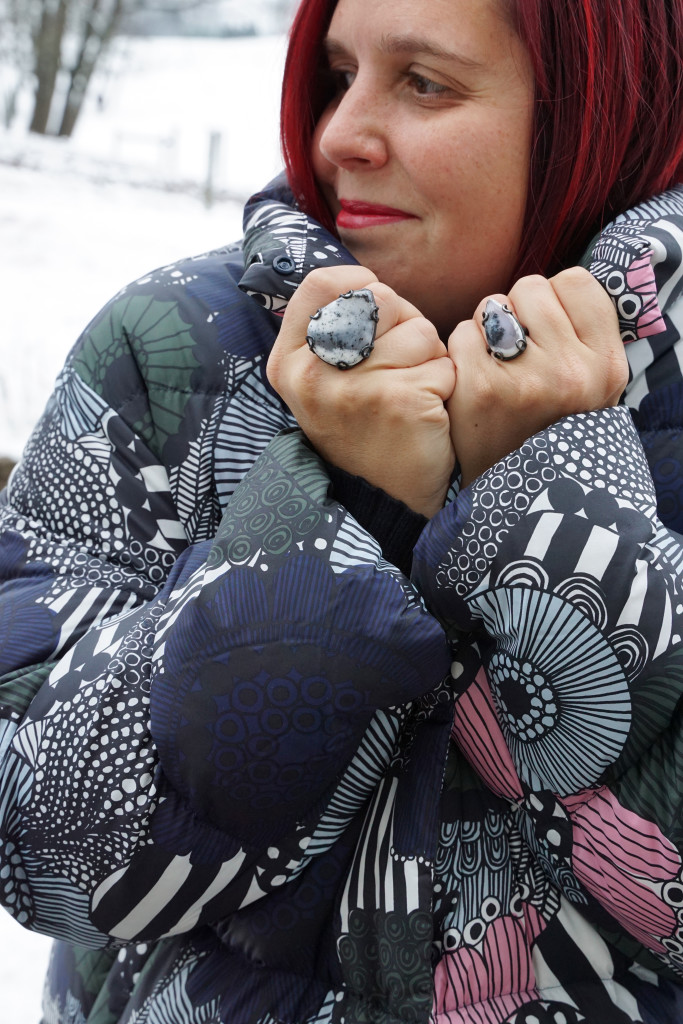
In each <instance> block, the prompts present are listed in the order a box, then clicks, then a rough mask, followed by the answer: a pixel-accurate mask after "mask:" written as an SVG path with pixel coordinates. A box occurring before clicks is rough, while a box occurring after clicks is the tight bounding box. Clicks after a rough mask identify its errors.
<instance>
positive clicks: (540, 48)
mask: <svg viewBox="0 0 683 1024" xmlns="http://www.w3.org/2000/svg"><path fill="white" fill-rule="evenodd" d="M335 3H336V0H302V3H301V5H300V7H299V10H298V12H297V15H296V18H295V20H294V24H293V26H292V30H291V35H290V44H289V51H288V55H287V61H286V65H285V75H284V84H283V90H282V120H281V135H282V149H283V154H284V158H285V166H286V168H287V175H288V178H289V182H290V185H291V187H292V190H293V192H294V194H295V196H296V198H297V201H298V202H299V204H300V205H301V208H302V209H304V210H305V211H306V212H307V213H309V214H310V215H311V216H312V217H314V218H315V219H316V220H319V221H321V222H322V223H324V224H325V226H326V227H328V228H330V229H331V230H332V231H334V225H333V223H332V220H331V216H330V213H329V210H328V209H327V206H326V204H325V201H324V199H323V198H322V195H321V193H320V190H319V189H318V186H317V183H316V181H315V178H314V175H313V168H312V165H311V147H312V143H313V133H314V130H315V125H316V123H317V121H318V118H319V117H320V115H321V113H322V111H323V110H324V109H325V106H326V105H327V103H328V102H329V100H330V98H331V97H330V95H329V92H328V91H327V90H328V88H329V87H328V86H326V82H325V75H324V69H325V60H324V52H323V45H322V44H323V40H324V38H325V34H326V32H327V29H328V26H329V23H330V20H331V18H332V13H333V11H334V7H335ZM506 3H507V4H508V6H509V7H510V9H511V12H512V17H513V20H514V23H515V26H516V28H517V31H518V32H519V35H520V38H521V39H522V41H523V42H524V43H525V44H526V46H527V48H528V51H529V54H530V56H531V62H532V66H533V69H534V75H535V80H536V107H535V127H534V136H533V137H534V143H533V149H532V154H531V171H530V178H529V192H528V197H527V209H526V222H525V230H524V235H523V240H522V245H521V250H520V253H519V260H518V265H517V269H516V273H515V277H518V276H520V275H521V274H528V273H544V274H552V273H555V272H557V271H558V270H559V269H561V268H562V267H563V266H568V265H571V264H572V263H575V262H576V261H577V260H578V259H579V258H580V256H581V254H582V251H583V249H584V248H585V246H586V244H587V243H588V242H589V241H590V239H591V237H592V236H593V234H594V233H595V232H596V231H598V230H599V229H600V227H602V226H603V225H604V224H605V223H607V222H608V221H609V220H611V219H612V218H613V217H614V216H616V214H617V213H620V212H623V211H624V210H626V209H628V208H629V207H631V206H634V205H636V204H637V203H639V202H642V201H643V200H644V199H647V198H648V197H650V196H652V195H654V194H656V193H657V192H661V191H663V190H664V189H666V188H669V187H670V186H671V185H673V184H675V183H677V182H679V181H681V180H683V0H506Z"/></svg>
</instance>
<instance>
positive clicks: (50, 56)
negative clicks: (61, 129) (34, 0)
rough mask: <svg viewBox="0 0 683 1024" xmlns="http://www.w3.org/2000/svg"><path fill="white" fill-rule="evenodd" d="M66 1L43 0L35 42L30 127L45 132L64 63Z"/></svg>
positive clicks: (32, 129)
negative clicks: (63, 43)
mask: <svg viewBox="0 0 683 1024" xmlns="http://www.w3.org/2000/svg"><path fill="white" fill-rule="evenodd" d="M66 12H67V0H59V3H58V4H57V7H56V9H55V8H53V7H52V6H51V5H50V3H49V0H44V6H43V12H42V16H41V19H40V27H39V29H38V32H37V33H36V36H35V38H34V41H33V50H34V57H35V63H34V71H35V75H36V78H37V79H38V83H37V86H36V93H35V100H34V106H33V117H32V118H31V124H30V127H29V130H30V131H32V132H37V133H38V134H40V135H45V133H46V132H47V123H48V118H49V116H50V107H51V106H52V97H53V95H54V91H55V84H56V82H57V74H58V72H59V68H60V65H61V51H62V37H63V35H64V26H65V24H66Z"/></svg>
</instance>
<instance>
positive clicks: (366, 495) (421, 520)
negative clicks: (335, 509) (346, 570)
mask: <svg viewBox="0 0 683 1024" xmlns="http://www.w3.org/2000/svg"><path fill="white" fill-rule="evenodd" d="M325 465H326V469H327V472H328V474H329V477H330V481H331V483H332V496H333V497H334V498H335V499H336V500H337V501H338V502H340V503H341V504H342V505H343V506H344V508H346V509H348V511H349V512H350V513H351V515H352V516H353V517H354V519H356V520H357V521H358V522H359V523H360V525H361V526H362V527H363V529H364V530H367V531H368V533H370V534H372V536H373V537H374V538H375V540H376V541H377V542H378V544H379V545H380V547H381V548H382V554H383V555H384V557H385V558H386V560H387V561H388V562H391V563H392V564H393V565H395V566H396V567H397V568H399V569H400V570H401V572H403V573H405V574H406V576H408V575H410V568H411V565H412V561H413V548H414V547H415V545H416V543H417V540H418V537H419V536H420V534H421V533H422V531H423V530H424V528H425V526H426V525H427V522H428V520H427V519H426V517H425V516H422V515H420V514H419V513H418V512H413V510H412V509H410V508H408V506H407V505H404V504H403V502H402V501H399V500H398V499H397V498H392V497H391V495H390V494H387V493H386V492H385V491H383V490H381V489H380V488H379V487H373V486H372V484H369V483H368V481H367V480H364V479H363V477H360V476H351V474H349V473H346V472H344V470H342V469H339V468H338V467H337V466H332V465H330V463H326V464H325Z"/></svg>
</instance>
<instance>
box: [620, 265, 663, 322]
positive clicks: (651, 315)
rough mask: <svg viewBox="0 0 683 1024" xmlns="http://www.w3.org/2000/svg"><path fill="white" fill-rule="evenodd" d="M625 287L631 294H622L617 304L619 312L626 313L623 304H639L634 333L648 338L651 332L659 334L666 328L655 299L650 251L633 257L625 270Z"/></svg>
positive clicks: (635, 306)
mask: <svg viewBox="0 0 683 1024" xmlns="http://www.w3.org/2000/svg"><path fill="white" fill-rule="evenodd" d="M626 287H627V288H628V289H629V291H630V292H631V293H632V294H630V295H629V294H626V295H624V296H622V297H621V298H620V299H619V301H618V304H619V306H620V307H621V308H620V310H619V312H620V313H621V314H622V315H624V313H626V311H627V310H626V308H624V307H625V305H626V304H628V303H630V304H631V305H632V306H633V308H634V309H635V308H637V307H638V306H640V311H639V312H638V313H637V315H636V333H637V335H638V337H639V338H649V337H650V336H651V335H653V334H661V333H662V332H663V331H665V330H666V324H665V323H664V318H663V317H662V312H661V310H660V308H659V302H658V299H657V283H656V281H655V272H654V269H653V267H652V253H651V252H647V253H643V255H642V256H639V257H638V258H637V259H635V260H634V261H633V262H632V263H631V266H630V267H629V268H628V271H627V272H626Z"/></svg>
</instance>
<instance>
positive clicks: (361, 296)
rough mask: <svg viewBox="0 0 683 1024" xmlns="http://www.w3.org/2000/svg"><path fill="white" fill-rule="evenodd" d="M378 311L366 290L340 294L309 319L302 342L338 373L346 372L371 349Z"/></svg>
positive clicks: (365, 356)
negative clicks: (305, 342)
mask: <svg viewBox="0 0 683 1024" xmlns="http://www.w3.org/2000/svg"><path fill="white" fill-rule="evenodd" d="M378 319H379V309H378V308H377V303H376V302H375V296H374V295H373V293H372V292H371V291H370V289H369V288H361V289H359V290H358V291H350V292H344V294H343V295H340V296H339V298H338V299H335V300H334V302H328V304H327V305H326V306H323V307H322V309H319V310H318V311H317V312H316V313H314V314H313V316H312V317H311V322H310V324H309V327H308V334H307V335H306V341H307V342H308V347H309V348H310V350H311V352H313V353H315V355H316V356H317V357H318V359H322V361H323V362H324V363H330V365H331V366H336V367H337V369H338V370H350V369H351V368H352V367H353V366H357V365H358V363H362V362H363V360H364V359H367V358H368V356H369V355H370V353H371V352H372V350H373V348H374V347H375V334H376V333H377V321H378Z"/></svg>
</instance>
